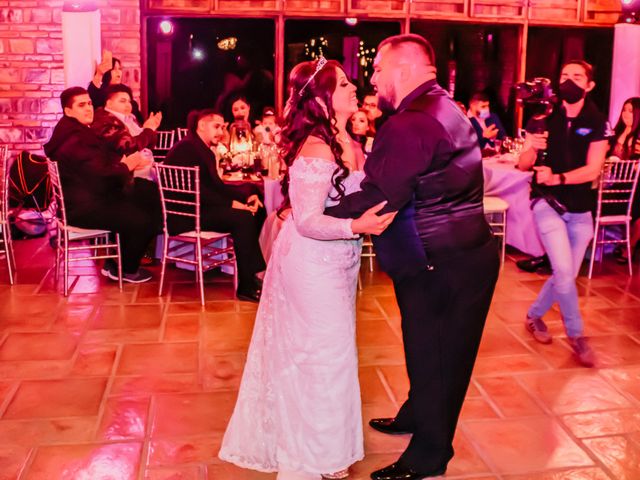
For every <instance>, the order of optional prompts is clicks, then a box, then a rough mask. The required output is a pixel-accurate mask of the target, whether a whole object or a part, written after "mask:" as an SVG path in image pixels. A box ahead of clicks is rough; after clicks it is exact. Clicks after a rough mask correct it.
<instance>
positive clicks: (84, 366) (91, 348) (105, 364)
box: [70, 345, 117, 377]
mask: <svg viewBox="0 0 640 480" xmlns="http://www.w3.org/2000/svg"><path fill="white" fill-rule="evenodd" d="M116 350H117V347H114V346H109V345H104V346H101V345H87V346H86V347H83V348H82V349H81V350H80V352H79V353H78V356H77V358H76V361H75V362H74V364H73V368H72V369H71V372H70V374H71V375H77V376H81V377H84V376H87V377H90V376H100V377H104V376H108V375H110V374H111V371H112V369H113V363H114V361H115V358H116Z"/></svg>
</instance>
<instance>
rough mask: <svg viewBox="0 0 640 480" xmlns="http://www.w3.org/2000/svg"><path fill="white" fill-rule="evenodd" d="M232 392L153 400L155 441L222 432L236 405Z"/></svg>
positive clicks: (153, 432)
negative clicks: (162, 438)
mask: <svg viewBox="0 0 640 480" xmlns="http://www.w3.org/2000/svg"><path fill="white" fill-rule="evenodd" d="M236 396H237V395H236V393H235V392H215V393H193V394H179V395H170V394H168V395H160V396H158V397H156V404H155V411H154V414H153V425H152V435H153V436H154V437H155V438H160V437H175V436H185V435H199V434H205V433H207V434H210V433H211V432H219V431H224V429H225V428H226V427H227V421H228V419H229V417H231V412H232V411H233V407H234V406H235V401H236Z"/></svg>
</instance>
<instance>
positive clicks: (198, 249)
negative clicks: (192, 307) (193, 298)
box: [195, 237, 204, 306]
mask: <svg viewBox="0 0 640 480" xmlns="http://www.w3.org/2000/svg"><path fill="white" fill-rule="evenodd" d="M195 247H196V251H195V253H196V262H197V263H198V271H197V273H196V275H197V276H198V283H199V284H200V305H202V306H204V272H203V267H202V241H201V240H200V238H199V237H198V239H197V240H196V245H195Z"/></svg>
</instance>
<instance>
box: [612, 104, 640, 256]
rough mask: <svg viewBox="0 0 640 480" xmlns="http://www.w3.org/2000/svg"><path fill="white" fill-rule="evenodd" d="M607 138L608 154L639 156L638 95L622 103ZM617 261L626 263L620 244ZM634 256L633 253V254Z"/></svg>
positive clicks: (634, 219)
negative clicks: (609, 136) (608, 138)
mask: <svg viewBox="0 0 640 480" xmlns="http://www.w3.org/2000/svg"><path fill="white" fill-rule="evenodd" d="M613 133H614V135H613V137H611V139H610V140H609V145H610V146H609V154H608V155H609V156H614V157H618V158H619V159H620V160H635V159H638V158H640V97H631V98H629V99H627V101H625V102H624V104H623V105H622V111H621V112H620V118H619V119H618V123H616V126H615V128H614V129H613ZM638 193H639V192H637V191H636V194H635V196H634V198H633V206H632V209H631V238H630V242H631V251H632V252H634V253H635V252H636V247H637V246H638V242H639V241H640V195H638ZM613 254H614V255H615V257H616V260H617V261H618V263H621V264H626V263H627V261H628V260H627V250H626V248H623V247H622V246H619V247H616V249H615V250H614V251H613ZM634 258H635V255H634Z"/></svg>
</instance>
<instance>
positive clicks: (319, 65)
mask: <svg viewBox="0 0 640 480" xmlns="http://www.w3.org/2000/svg"><path fill="white" fill-rule="evenodd" d="M327 62H328V60H327V59H326V58H324V57H323V56H322V55H320V56H319V57H318V63H317V64H316V70H315V72H313V74H312V75H311V76H310V77H309V80H307V82H306V83H305V84H304V85H303V86H302V88H301V89H300V91H299V92H298V95H299V96H300V97H301V96H302V94H303V93H304V89H305V88H307V86H308V85H309V84H310V83H311V81H312V80H313V79H314V78H315V77H316V75H317V74H318V72H319V71H320V70H322V67H324V66H325V65H326V64H327Z"/></svg>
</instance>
